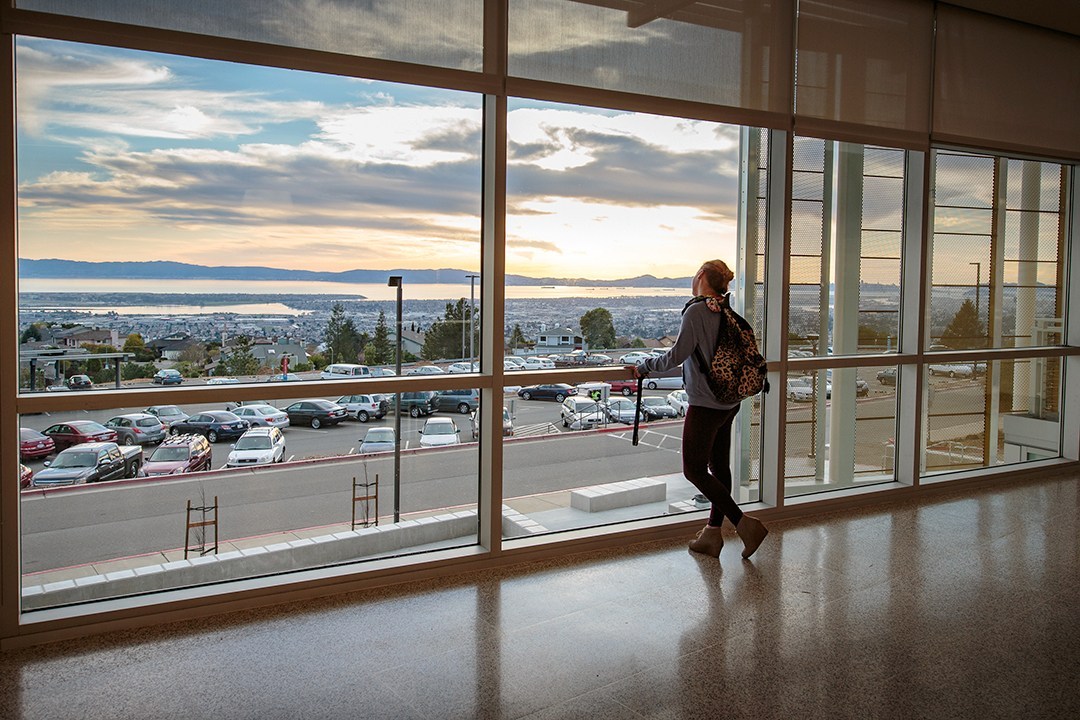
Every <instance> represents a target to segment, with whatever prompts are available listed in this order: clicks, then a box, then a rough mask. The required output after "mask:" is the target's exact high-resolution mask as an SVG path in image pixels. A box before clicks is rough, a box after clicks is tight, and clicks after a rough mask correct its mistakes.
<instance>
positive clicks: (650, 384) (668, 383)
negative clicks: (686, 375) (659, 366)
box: [643, 375, 683, 390]
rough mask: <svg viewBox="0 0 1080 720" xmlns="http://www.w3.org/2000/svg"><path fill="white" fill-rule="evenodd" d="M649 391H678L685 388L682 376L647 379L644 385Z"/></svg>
mask: <svg viewBox="0 0 1080 720" xmlns="http://www.w3.org/2000/svg"><path fill="white" fill-rule="evenodd" d="M643 384H644V385H645V387H646V388H648V389H649V390H658V389H663V390H678V389H680V388H682V386H683V380H682V375H672V376H671V377H652V376H650V377H647V378H645V382H644V383H643Z"/></svg>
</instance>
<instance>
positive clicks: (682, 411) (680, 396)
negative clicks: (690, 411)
mask: <svg viewBox="0 0 1080 720" xmlns="http://www.w3.org/2000/svg"><path fill="white" fill-rule="evenodd" d="M667 404H668V405H670V406H671V407H673V408H675V412H677V413H679V416H680V417H684V416H685V415H686V408H688V407H690V396H689V395H687V394H686V391H685V390H676V391H675V392H670V393H668V395H667Z"/></svg>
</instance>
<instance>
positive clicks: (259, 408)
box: [231, 403, 289, 430]
mask: <svg viewBox="0 0 1080 720" xmlns="http://www.w3.org/2000/svg"><path fill="white" fill-rule="evenodd" d="M231 412H232V413H233V415H236V417H238V418H241V419H242V420H247V421H248V425H250V426H251V427H253V428H256V427H274V428H277V429H279V430H281V429H283V428H287V427H289V415H288V413H286V412H285V411H284V410H278V409H277V408H276V407H274V406H273V405H271V404H270V403H255V404H252V405H238V406H236V407H234V408H232V410H231Z"/></svg>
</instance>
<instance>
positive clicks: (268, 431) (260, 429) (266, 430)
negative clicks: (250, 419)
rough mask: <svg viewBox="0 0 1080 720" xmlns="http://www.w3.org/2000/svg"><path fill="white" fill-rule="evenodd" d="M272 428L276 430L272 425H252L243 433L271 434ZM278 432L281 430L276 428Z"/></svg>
mask: <svg viewBox="0 0 1080 720" xmlns="http://www.w3.org/2000/svg"><path fill="white" fill-rule="evenodd" d="M274 430H277V428H273V427H253V428H251V429H250V430H248V431H247V432H245V433H244V434H245V435H272V434H273V431H274ZM278 432H281V431H280V430H278Z"/></svg>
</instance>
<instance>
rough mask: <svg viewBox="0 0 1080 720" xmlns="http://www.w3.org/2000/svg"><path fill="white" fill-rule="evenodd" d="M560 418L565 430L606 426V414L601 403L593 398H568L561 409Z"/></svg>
mask: <svg viewBox="0 0 1080 720" xmlns="http://www.w3.org/2000/svg"><path fill="white" fill-rule="evenodd" d="M559 416H560V417H561V418H562V424H563V427H565V428H570V429H571V430H587V429H589V428H594V427H596V426H597V425H603V424H604V413H603V411H602V410H601V409H600V403H598V402H596V401H595V400H593V399H592V398H586V397H568V398H566V399H565V400H563V402H562V405H561V406H560V407H559Z"/></svg>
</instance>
